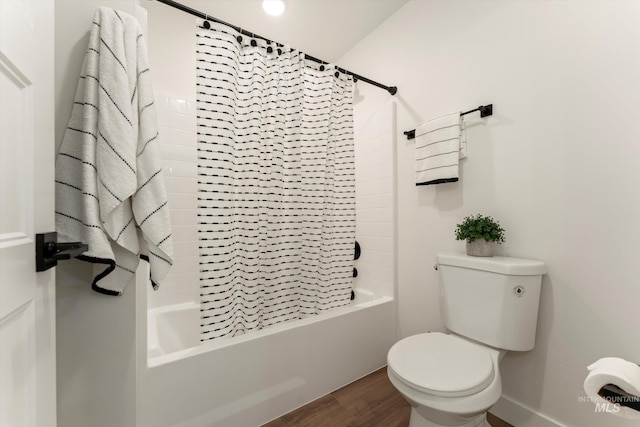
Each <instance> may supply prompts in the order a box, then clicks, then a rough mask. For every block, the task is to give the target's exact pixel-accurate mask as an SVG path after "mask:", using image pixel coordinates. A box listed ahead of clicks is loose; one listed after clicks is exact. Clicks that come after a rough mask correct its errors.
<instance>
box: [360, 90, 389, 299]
mask: <svg viewBox="0 0 640 427" xmlns="http://www.w3.org/2000/svg"><path fill="white" fill-rule="evenodd" d="M395 107H396V104H395V102H393V101H387V102H385V103H383V104H382V105H380V106H378V107H377V108H375V109H374V110H372V111H366V112H363V111H359V110H358V109H357V108H356V110H355V113H354V114H355V117H354V138H355V159H356V239H357V241H358V243H360V247H361V249H362V255H361V257H360V259H359V260H358V261H356V268H357V269H358V277H357V278H356V282H355V283H356V287H360V288H364V289H366V290H368V291H371V292H373V294H374V295H376V296H389V297H392V296H393V295H394V283H395V238H394V235H395V220H394V218H395V196H394V195H395V191H394V189H395V178H394V177H395V169H394V168H395V166H394V165H395V158H394V155H395V154H394V153H395V144H394V141H395V135H396V125H395V117H396V112H395Z"/></svg>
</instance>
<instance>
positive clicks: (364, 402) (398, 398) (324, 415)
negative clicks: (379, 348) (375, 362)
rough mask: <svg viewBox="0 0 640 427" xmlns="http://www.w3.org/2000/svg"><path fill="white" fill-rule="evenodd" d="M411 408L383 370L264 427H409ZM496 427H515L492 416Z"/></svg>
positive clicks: (490, 421) (490, 422) (489, 418)
mask: <svg viewBox="0 0 640 427" xmlns="http://www.w3.org/2000/svg"><path fill="white" fill-rule="evenodd" d="M410 411H411V407H410V406H409V404H408V403H407V401H406V400H404V398H403V397H402V395H401V394H400V393H399V392H398V391H397V390H396V389H395V388H394V387H393V385H392V384H391V382H389V379H388V378H387V368H382V369H380V370H377V371H375V372H374V373H372V374H369V375H367V376H366V377H364V378H361V379H359V380H358V381H356V382H354V383H351V384H349V385H347V386H345V387H342V388H341V389H338V390H336V391H334V392H333V393H330V394H328V395H326V396H323V397H321V398H320V399H317V400H314V401H313V402H311V403H309V404H307V405H305V406H303V407H301V408H298V409H296V410H295V411H293V412H289V413H288V414H286V415H283V416H281V417H280V418H277V419H275V420H273V421H271V422H269V423H267V424H265V425H264V426H263V427H374V426H381V427H407V426H408V425H409V413H410ZM487 419H488V421H489V424H491V426H492V427H513V426H512V425H511V424H508V423H506V422H504V421H502V420H501V419H499V418H497V417H494V416H493V415H491V414H489V416H488V417H487Z"/></svg>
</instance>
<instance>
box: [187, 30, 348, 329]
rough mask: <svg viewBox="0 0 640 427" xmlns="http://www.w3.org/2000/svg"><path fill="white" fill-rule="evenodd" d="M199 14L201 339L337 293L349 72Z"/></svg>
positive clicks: (342, 284) (344, 221)
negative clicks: (206, 25)
mask: <svg viewBox="0 0 640 427" xmlns="http://www.w3.org/2000/svg"><path fill="white" fill-rule="evenodd" d="M198 24H199V25H198V29H197V90H196V91H197V102H198V119H197V123H198V195H199V197H198V199H199V205H198V231H199V240H200V257H199V260H200V286H201V314H202V316H201V340H202V341H205V340H210V339H214V338H219V337H223V336H235V335H239V334H243V333H245V332H247V331H250V330H255V329H261V328H263V327H267V326H270V325H273V324H276V323H280V322H285V321H288V320H294V319H300V318H304V317H308V316H311V315H315V314H318V313H320V312H323V311H327V310H330V309H332V308H336V307H341V306H344V305H348V304H349V301H350V295H351V282H352V272H353V253H354V243H355V179H354V158H353V111H352V89H353V80H352V78H351V77H350V76H348V75H345V74H343V73H337V72H336V71H335V70H334V69H332V67H329V66H323V67H320V64H317V63H312V62H307V61H306V60H305V59H304V54H303V53H302V52H299V51H296V50H293V49H291V48H289V47H288V46H282V45H276V44H275V43H272V44H267V42H266V41H264V40H261V39H253V40H252V39H250V38H248V37H246V36H240V34H239V33H237V32H236V31H234V30H233V29H231V28H229V27H227V26H224V25H219V24H215V23H213V24H211V23H208V24H209V27H210V28H204V27H203V26H202V24H203V21H201V20H199V23H198ZM321 68H322V70H321Z"/></svg>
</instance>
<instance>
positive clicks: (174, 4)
mask: <svg viewBox="0 0 640 427" xmlns="http://www.w3.org/2000/svg"><path fill="white" fill-rule="evenodd" d="M157 1H158V2H160V3H164V4H166V5H167V6H171V7H174V8H176V9H178V10H181V11H183V12H186V13H189V14H191V15H194V16H197V17H198V18H202V19H204V20H207V21H213V22H217V23H218V24H223V25H226V26H228V27H231V28H233V29H234V30H236V31H238V32H239V33H241V34H244V35H245V36H249V37H252V38H258V39H262V40H266V41H268V42H269V43H272V42H273V40H269V39H268V38H266V37H263V36H261V35H259V34H254V33H252V32H250V31H247V30H245V29H243V28H240V27H238V26H236V25H233V24H229V23H228V22H224V21H222V20H220V19H217V18H214V17H213V16H211V15H207V14H206V13H203V12H200V11H197V10H195V9H192V8H190V7H189V6H185V5H183V4H181V3H178V2H176V1H172V0H157ZM304 56H305V58H306V59H309V60H311V61H314V62H317V63H319V64H328V62H327V61H323V60H322V59H318V58H314V57H313V56H311V55H308V54H306V53H305V54H304ZM336 69H337V70H338V71H340V72H341V73H344V74H349V75H350V76H353V78H354V79H355V80H362V81H363V82H365V83H369V84H370V85H373V86H377V87H379V88H381V89H384V90H386V91H387V92H389V93H390V94H391V95H395V94H396V93H398V88H397V87H396V86H385V85H383V84H382V83H378V82H376V81H373V80H371V79H368V78H366V77H363V76H361V75H359V74H356V73H353V72H351V71H349V70H345V69H344V68H341V67H338V66H336Z"/></svg>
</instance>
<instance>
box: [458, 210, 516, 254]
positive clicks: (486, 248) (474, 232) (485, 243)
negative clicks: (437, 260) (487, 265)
mask: <svg viewBox="0 0 640 427" xmlns="http://www.w3.org/2000/svg"><path fill="white" fill-rule="evenodd" d="M456 240H466V241H467V255H471V256H485V257H486V256H493V245H492V242H496V243H504V229H503V228H502V227H501V226H500V224H499V223H498V222H497V221H495V220H494V219H493V218H491V217H490V216H482V215H480V214H476V215H472V216H468V217H466V218H465V219H464V220H463V221H462V222H461V223H460V224H458V225H457V228H456Z"/></svg>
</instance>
